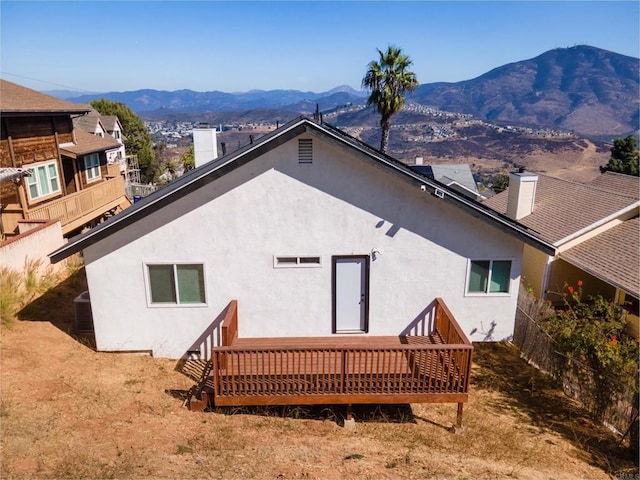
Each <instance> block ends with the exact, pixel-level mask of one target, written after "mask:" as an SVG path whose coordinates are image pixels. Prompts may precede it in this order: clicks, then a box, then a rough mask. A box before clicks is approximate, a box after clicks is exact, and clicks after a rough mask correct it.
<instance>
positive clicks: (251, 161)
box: [50, 118, 555, 406]
mask: <svg viewBox="0 0 640 480" xmlns="http://www.w3.org/2000/svg"><path fill="white" fill-rule="evenodd" d="M525 244H527V245H530V246H531V247H532V248H539V249H541V250H542V251H543V252H545V253H547V254H553V253H554V251H555V249H554V248H553V247H552V246H550V245H549V244H548V243H546V242H544V241H543V240H540V239H539V238H538V237H537V236H536V235H535V234H534V233H532V232H530V231H529V230H528V229H527V228H525V227H523V226H521V225H520V224H518V223H517V222H514V221H511V220H509V219H508V218H506V217H504V216H501V215H498V214H496V213H495V212H494V211H492V210H491V209H489V208H487V207H486V206H484V205H482V204H481V203H479V202H477V201H475V200H473V199H470V198H468V197H466V196H464V195H462V194H460V193H459V192H457V191H456V190H455V189H451V188H449V187H447V186H444V185H442V184H441V183H439V182H436V181H434V180H433V179H431V178H429V177H427V176H423V175H421V174H420V173H418V172H415V171H413V170H412V169H411V168H409V167H407V166H406V165H404V164H403V163H402V162H399V161H397V160H395V159H393V158H392V157H390V156H387V155H385V154H382V153H380V152H379V151H377V150H375V149H373V148H371V147H369V146H367V145H366V144H364V143H362V142H360V141H358V140H356V139H354V138H353V137H350V136H349V135H347V134H345V133H344V132H342V131H341V130H339V129H337V128H335V127H332V126H330V125H327V124H324V123H319V122H316V121H314V120H311V119H308V118H298V119H295V120H292V121H291V122H289V123H287V124H286V125H283V126H281V127H280V128H278V129H276V130H274V131H272V132H270V133H269V134H267V135H265V136H263V137H261V138H259V139H257V140H256V141H255V142H253V143H252V144H250V145H247V146H245V147H243V148H241V149H239V150H237V151H235V152H232V153H229V154H226V155H223V156H222V157H219V158H217V159H215V160H212V161H210V162H207V163H204V164H203V165H202V166H200V167H198V168H195V169H194V170H190V171H188V172H186V173H185V174H184V175H183V176H181V177H179V178H178V179H176V180H175V181H173V182H171V183H170V184H169V185H168V186H167V187H165V188H163V189H161V190H158V191H156V192H154V193H152V194H151V195H149V196H148V197H146V198H144V199H142V200H141V201H140V202H138V203H135V204H134V205H133V206H132V207H131V208H128V209H127V210H125V211H124V212H122V213H120V214H118V215H116V216H114V217H113V218H111V219H109V220H107V221H106V222H105V223H103V224H101V225H98V226H97V227H96V228H94V229H91V230H90V231H87V232H86V233H84V234H83V235H81V236H79V237H77V238H75V239H72V240H71V241H70V242H69V243H67V244H66V245H65V246H63V247H61V248H59V249H57V250H56V251H54V252H52V253H51V255H50V258H51V259H52V261H53V262H58V261H61V260H63V259H64V258H66V257H67V256H69V255H71V254H73V253H75V252H79V251H82V252H83V255H84V260H85V267H86V273H87V280H88V285H89V293H90V302H91V309H92V312H93V324H94V329H95V339H96V345H97V348H98V350H103V351H119V352H123V351H124V352H126V351H129V352H132V351H133V352H148V353H150V354H152V355H154V356H160V357H169V358H183V359H206V360H208V361H209V362H211V363H210V365H211V370H210V373H211V380H212V385H214V387H213V390H212V392H211V395H212V396H213V397H214V400H213V401H214V403H215V404H217V405H234V404H235V405H242V404H245V405H247V404H248V405H258V404H265V403H266V404H292V403H293V404H309V403H403V402H414V401H415V402H430V401H442V402H458V403H459V404H460V405H461V404H462V403H463V402H465V401H466V399H467V395H468V390H467V388H468V379H469V371H470V365H471V352H472V349H473V347H472V345H471V343H470V340H480V341H482V340H500V339H504V338H508V337H509V336H510V335H511V334H512V331H513V325H514V316H515V309H516V300H517V291H518V287H519V280H520V271H521V259H522V250H523V245H525ZM460 405H459V406H460Z"/></svg>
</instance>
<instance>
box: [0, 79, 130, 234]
mask: <svg viewBox="0 0 640 480" xmlns="http://www.w3.org/2000/svg"><path fill="white" fill-rule="evenodd" d="M0 82H1V83H0V113H1V115H2V120H1V123H2V131H1V142H0V169H1V170H2V172H5V173H6V174H5V175H0V178H3V179H6V180H7V181H3V182H1V184H0V204H1V208H2V209H1V211H0V220H1V226H0V228H1V229H2V232H1V233H2V235H3V236H4V237H10V236H14V235H18V234H19V233H20V229H19V227H18V224H19V222H20V221H23V220H45V221H48V220H59V221H60V224H61V228H62V233H63V235H64V236H67V237H68V236H72V235H74V234H76V233H79V232H80V231H81V230H82V229H83V228H85V227H87V226H91V225H94V224H96V223H97V222H99V221H101V220H102V219H103V218H104V217H106V216H110V215H113V214H114V213H116V212H117V211H119V210H120V209H122V208H124V207H126V206H128V205H130V202H128V200H127V198H126V196H125V194H124V180H123V178H122V176H121V175H120V174H119V172H118V171H117V168H114V169H111V168H109V166H108V165H107V156H106V152H108V151H110V150H113V149H114V148H118V143H117V142H116V141H115V140H113V139H112V138H111V137H108V138H106V137H105V138H100V137H98V136H96V135H92V134H89V133H86V132H84V131H82V130H80V129H77V128H74V127H73V119H74V118H75V117H79V116H83V115H85V114H86V113H87V109H86V108H85V107H82V106H80V105H75V104H72V103H69V102H66V101H63V100H59V99H57V98H54V97H50V96H48V95H45V94H42V93H40V92H36V91H34V90H31V89H28V88H25V87H22V86H20V85H17V84H14V83H11V82H7V81H5V80H1V81H0ZM2 172H0V173H2Z"/></svg>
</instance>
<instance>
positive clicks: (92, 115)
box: [73, 105, 127, 175]
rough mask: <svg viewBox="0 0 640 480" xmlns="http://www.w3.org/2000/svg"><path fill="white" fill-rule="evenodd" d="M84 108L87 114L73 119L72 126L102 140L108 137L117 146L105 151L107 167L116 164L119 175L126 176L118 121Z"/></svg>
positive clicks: (120, 126)
mask: <svg viewBox="0 0 640 480" xmlns="http://www.w3.org/2000/svg"><path fill="white" fill-rule="evenodd" d="M85 106H86V108H87V109H88V110H89V112H88V113H87V114H86V115H84V116H82V117H76V118H74V119H73V126H74V127H75V128H79V129H81V130H84V131H85V132H87V133H91V134H93V135H96V136H98V137H102V138H105V137H106V136H107V135H110V136H111V137H112V138H113V139H114V140H115V141H116V142H117V145H114V148H112V149H110V150H107V151H106V156H107V163H108V164H109V165H116V164H117V165H118V167H119V169H120V173H121V174H123V175H126V171H127V155H126V151H125V147H124V136H123V134H122V124H121V123H120V120H119V119H118V117H117V116H115V115H100V113H99V112H98V111H97V110H96V109H94V108H93V107H92V106H91V105H85Z"/></svg>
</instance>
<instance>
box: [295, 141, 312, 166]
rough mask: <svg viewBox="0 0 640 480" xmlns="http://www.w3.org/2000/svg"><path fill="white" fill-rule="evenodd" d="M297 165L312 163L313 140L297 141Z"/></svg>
mask: <svg viewBox="0 0 640 480" xmlns="http://www.w3.org/2000/svg"><path fill="white" fill-rule="evenodd" d="M298 163H307V164H308V163H313V140H312V139H311V138H300V139H298Z"/></svg>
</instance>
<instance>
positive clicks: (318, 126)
mask: <svg viewBox="0 0 640 480" xmlns="http://www.w3.org/2000/svg"><path fill="white" fill-rule="evenodd" d="M305 132H307V133H310V134H313V135H315V136H322V137H323V138H325V139H327V141H330V142H336V144H337V146H339V147H341V148H344V149H347V150H348V151H350V152H352V154H353V155H357V156H358V157H359V158H361V159H362V160H363V161H367V162H371V163H373V164H375V165H376V166H379V167H380V168H383V169H385V170H386V171H388V172H390V173H392V174H396V175H398V176H400V177H401V178H403V179H405V180H406V181H407V182H408V184H409V185H412V186H413V187H415V188H419V189H421V190H423V191H425V193H427V194H428V193H432V194H435V191H436V190H440V192H441V194H442V196H441V197H439V201H443V202H447V203H450V204H452V205H454V206H456V207H458V208H460V209H462V210H464V211H465V212H466V213H468V214H469V215H472V216H473V217H476V218H480V219H482V220H484V221H486V222H487V223H489V224H490V225H492V226H494V227H495V228H498V229H501V230H503V231H504V232H506V233H507V234H509V235H512V236H513V237H515V238H518V239H519V240H520V241H522V242H525V243H527V244H529V245H532V246H533V247H534V248H537V249H540V250H542V251H544V252H545V253H547V254H550V255H554V254H555V248H554V247H553V246H552V245H550V244H549V243H548V242H546V241H544V240H541V239H540V238H539V237H538V236H537V235H535V234H534V233H532V232H530V231H528V230H527V229H526V228H525V227H523V226H522V225H521V224H519V223H518V222H514V221H513V220H510V219H508V218H507V217H505V216H504V215H500V214H498V213H496V212H495V211H493V210H491V209H490V208H487V207H486V206H485V205H483V204H482V203H480V202H477V201H475V200H473V199H469V198H467V197H465V196H463V195H462V194H460V193H458V192H456V191H455V190H452V189H450V188H448V187H446V186H442V184H440V183H436V182H434V181H433V180H432V179H430V178H428V177H425V176H424V175H421V174H419V173H417V172H414V171H413V170H411V169H410V168H409V167H407V166H406V165H405V164H404V163H402V162H400V161H399V160H396V159H394V158H393V157H390V156H388V155H385V154H384V153H381V152H380V151H378V150H375V149H374V148H372V147H370V146H369V145H367V144H365V143H363V142H361V141H360V140H358V139H356V138H354V137H351V136H350V135H348V134H346V133H345V132H343V131H342V130H339V129H337V128H335V127H332V126H331V125H328V124H326V123H318V122H316V121H314V120H311V119H309V118H305V117H299V118H296V119H294V120H291V121H290V122H288V123H287V124H285V125H283V126H281V127H280V128H277V129H276V130H274V131H272V132H270V133H268V134H266V135H264V136H262V137H260V138H258V139H257V141H255V142H253V143H252V144H250V145H246V146H244V147H242V148H240V149H238V150H236V151H234V152H231V153H229V154H227V155H225V156H223V157H221V158H218V159H216V160H213V161H211V162H208V163H205V164H204V165H201V166H200V167H198V168H195V169H193V170H190V171H188V172H187V173H185V174H184V175H182V176H181V177H179V178H177V179H176V180H174V181H173V182H171V183H169V185H168V186H166V187H164V188H162V189H160V190H157V191H155V192H154V193H152V194H151V195H149V196H148V197H145V198H143V199H142V200H141V201H140V202H137V203H135V204H134V205H133V206H132V207H130V208H127V209H126V210H124V211H123V212H121V213H119V214H118V215H115V216H113V217H111V218H110V219H108V220H107V221H106V222H104V223H101V224H100V225H98V226H97V227H95V228H92V229H91V230H89V231H87V232H86V233H84V234H82V235H80V236H78V237H75V238H73V239H71V240H70V241H69V243H67V244H66V245H64V246H63V247H61V248H59V249H57V250H56V251H55V252H52V253H51V254H49V257H50V258H51V261H52V262H54V263H55V262H59V261H60V260H62V259H64V258H66V257H68V256H69V255H71V254H73V253H75V252H79V251H80V250H82V249H83V248H85V247H87V246H89V245H92V244H94V243H97V242H99V241H101V240H102V239H104V238H106V237H108V236H110V235H111V233H115V232H117V231H119V230H121V229H123V228H127V227H128V226H129V225H132V224H134V223H135V222H136V221H137V220H138V219H141V218H144V217H145V216H146V215H148V214H150V213H152V212H154V211H157V210H159V209H161V208H163V207H164V206H166V205H168V204H170V203H171V202H173V201H175V200H178V199H180V198H182V197H184V196H186V195H189V194H190V193H191V192H194V191H196V190H198V189H200V188H202V187H203V186H205V185H208V184H209V183H211V182H214V181H215V180H217V179H218V178H220V177H222V176H224V175H226V174H227V173H229V172H232V171H234V170H235V169H236V168H239V167H241V166H243V165H245V164H246V163H248V162H251V161H252V160H254V159H256V158H259V157H260V156H261V155H264V154H265V153H267V152H269V151H271V150H272V149H274V148H276V147H278V146H280V145H282V144H284V143H286V142H288V141H290V140H292V139H294V138H296V137H298V136H299V135H301V134H303V133H305Z"/></svg>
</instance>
